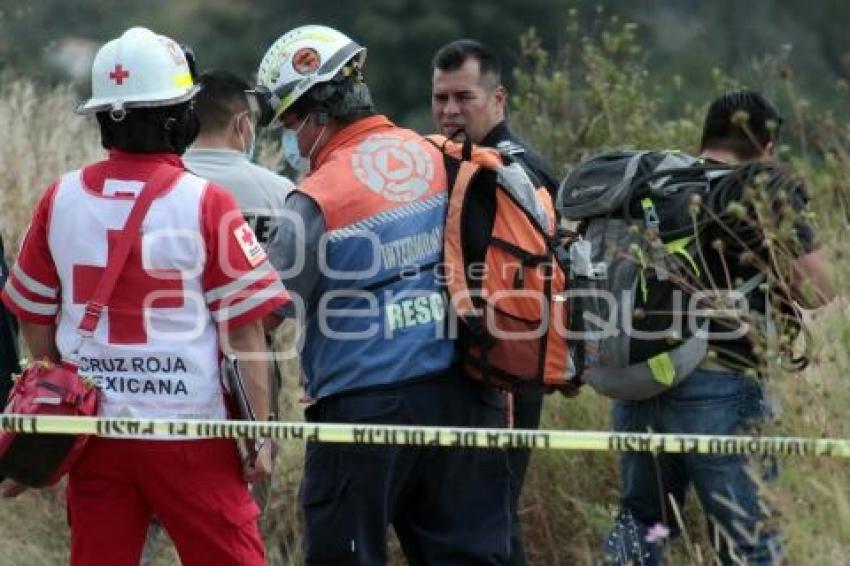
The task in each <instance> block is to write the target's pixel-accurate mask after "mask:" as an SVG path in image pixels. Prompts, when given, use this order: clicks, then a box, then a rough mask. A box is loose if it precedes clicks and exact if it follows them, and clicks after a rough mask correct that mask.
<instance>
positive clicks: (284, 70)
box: [258, 26, 509, 566]
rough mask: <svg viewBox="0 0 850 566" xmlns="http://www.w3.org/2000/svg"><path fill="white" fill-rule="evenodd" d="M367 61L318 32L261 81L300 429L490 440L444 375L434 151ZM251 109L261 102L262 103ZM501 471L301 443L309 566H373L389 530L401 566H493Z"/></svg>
mask: <svg viewBox="0 0 850 566" xmlns="http://www.w3.org/2000/svg"><path fill="white" fill-rule="evenodd" d="M365 56H366V50H365V49H364V48H363V47H361V46H360V45H358V44H357V43H356V42H354V41H352V40H351V39H350V38H348V37H346V36H345V35H343V34H342V33H340V32H338V31H336V30H334V29H331V28H327V27H324V26H304V27H300V28H297V29H294V30H292V31H290V32H288V33H286V34H285V35H283V36H282V37H280V38H279V39H278V40H277V41H276V42H275V43H274V44H273V45H272V46H271V47H270V48H269V50H268V52H267V53H266V55H265V56H264V58H263V61H262V63H261V64H260V68H259V71H258V80H259V83H260V87H258V91H262V92H264V93H265V94H266V98H265V101H266V102H268V104H267V105H266V108H264V109H263V110H264V112H263V114H264V117H265V121H266V122H267V123H269V122H271V121H280V122H281V123H282V125H283V135H282V147H283V151H284V153H285V156H286V158H287V160H288V161H289V163H290V164H291V165H292V166H293V167H294V168H296V169H299V170H302V171H304V172H305V173H306V177H305V178H304V180H303V181H302V182H301V183H300V185H299V186H298V187H297V189H296V190H295V191H294V192H293V193H292V194H291V195H290V196H289V198H288V199H287V203H286V210H287V211H289V212H290V213H292V219H293V221H292V222H283V223H281V224H280V225H279V226H278V230H277V234H276V236H275V238H274V239H273V240H272V242H271V243H270V244H269V256H270V258H271V259H272V262H273V263H274V264H275V267H277V269H278V270H279V272H280V273H281V277H282V279H283V280H284V282H285V283H286V285H287V287H288V291H289V293H290V295H291V296H293V298H294V302H295V303H300V306H301V307H302V308H301V309H300V311H301V312H300V313H297V312H296V311H297V310H298V309H295V310H293V309H283V310H281V311H278V314H279V315H280V316H294V315H295V314H300V315H301V317H300V318H302V319H303V322H304V325H305V331H304V332H305V336H304V338H305V339H304V349H303V352H302V359H301V362H302V366H303V372H304V378H305V388H306V392H307V395H308V396H309V398H310V401H311V404H310V406H309V407H308V408H307V411H306V413H307V419H308V420H309V421H313V422H349V423H354V422H356V423H380V424H406V425H442V426H454V427H494V426H498V425H499V423H500V421H501V410H502V407H501V399H500V395H499V393H498V392H497V391H496V390H494V389H492V388H489V387H487V386H485V385H483V384H481V383H476V382H472V381H471V380H467V379H464V378H463V377H462V376H461V375H460V374H459V372H458V371H457V370H456V368H455V367H454V363H455V347H454V342H453V340H451V337H450V336H449V335H448V333H447V329H446V327H447V325H446V319H447V308H446V307H447V305H446V300H445V296H444V293H443V290H442V285H441V281H440V278H439V277H438V274H437V272H436V268H437V267H438V263H439V262H440V258H441V255H442V234H443V226H444V222H445V215H446V202H447V177H446V171H445V168H444V166H443V158H442V155H441V154H440V152H439V151H438V150H437V149H436V148H435V147H434V146H432V145H431V144H430V143H429V142H427V141H426V140H424V139H423V138H422V137H420V136H419V134H417V133H416V132H413V131H410V130H405V129H402V128H399V127H397V126H395V125H394V124H393V123H392V122H390V121H389V120H388V119H387V118H386V117H384V116H381V115H378V114H376V113H375V110H374V106H373V104H372V100H371V96H370V94H369V89H368V87H367V86H366V84H365V83H364V80H363V64H364V61H365ZM261 100H262V99H261ZM508 482H509V479H508V469H507V462H506V456H505V453H504V452H503V451H501V450H495V449H464V448H460V447H458V448H436V447H428V446H411V447H399V446H375V445H366V446H363V445H361V446H349V445H339V444H321V443H309V444H308V446H307V454H306V462H305V469H304V480H303V483H302V484H301V490H300V502H301V505H302V507H303V510H304V517H305V522H304V528H305V533H304V538H305V546H306V548H305V554H306V557H305V559H306V563H307V564H331V563H333V564H362V565H369V566H371V565H373V564H384V563H386V561H387V548H386V533H387V527H388V525H390V524H392V525H393V527H394V529H395V532H396V533H397V535H398V538H399V540H400V542H401V545H402V549H403V550H404V552H405V554H406V555H407V558H408V560H409V561H410V562H411V563H412V564H482V565H483V564H505V563H506V560H507V558H508V552H509V517H508V489H509V484H508Z"/></svg>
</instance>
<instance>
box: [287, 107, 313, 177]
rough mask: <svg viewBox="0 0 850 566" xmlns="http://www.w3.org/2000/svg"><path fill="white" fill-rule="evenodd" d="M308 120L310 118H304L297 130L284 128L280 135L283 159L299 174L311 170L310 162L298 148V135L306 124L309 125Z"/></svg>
mask: <svg viewBox="0 0 850 566" xmlns="http://www.w3.org/2000/svg"><path fill="white" fill-rule="evenodd" d="M308 118H309V116H305V117H304V120H302V121H301V124H300V125H299V126H298V129H297V130H293V129H292V128H283V133H281V135H280V150H281V152H282V153H283V158H284V159H286V162H287V163H289V165H290V167H292V168H293V169H295V171H296V172H298V173H304V172H305V171H307V170H308V169H309V168H310V160H309V159H308V158H306V157H304V156H303V155H301V149H300V148H299V147H298V134H299V133H300V132H301V129H302V128H303V127H304V124H306V123H307V119H308Z"/></svg>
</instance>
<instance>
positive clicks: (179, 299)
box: [74, 230, 184, 344]
mask: <svg viewBox="0 0 850 566" xmlns="http://www.w3.org/2000/svg"><path fill="white" fill-rule="evenodd" d="M121 232H122V231H121V230H109V231H108V232H107V234H108V236H107V239H108V246H109V252H108V253H109V259H110V260H111V259H112V255H113V254H114V253H115V250H116V249H117V248H118V238H120V237H121ZM141 249H142V236H141V234H139V235H137V236H136V241H135V242H133V248H132V250H131V251H130V257H129V258H127V263H126V265H124V269H123V271H122V272H121V275H120V276H119V277H118V283H117V284H116V285H115V290H114V291H113V292H112V297H111V298H110V299H109V306H108V307H106V316H107V318H108V320H109V342H110V344H145V343H147V341H148V335H147V332H146V331H145V307H147V308H149V309H151V308H180V307H182V306H183V303H184V300H183V292H182V291H183V281H182V279H181V278H180V270H177V269H145V268H144V267H143V266H142V255H141ZM103 270H104V268H103V267H99V266H94V265H75V266H74V304H85V303H86V302H88V301H89V300H90V299H91V298H92V296H93V295H94V291H95V288H96V286H97V284H98V281H99V280H100V277H101V275H102V274H103ZM155 292H157V293H162V294H163V296H152V295H151V294H152V293H155Z"/></svg>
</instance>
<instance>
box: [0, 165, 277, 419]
mask: <svg viewBox="0 0 850 566" xmlns="http://www.w3.org/2000/svg"><path fill="white" fill-rule="evenodd" d="M162 162H166V163H169V164H171V165H173V166H175V167H180V168H182V163H181V162H180V159H179V158H178V157H177V156H176V155H171V154H153V155H151V154H147V155H144V154H128V153H124V152H118V151H112V152H111V153H110V158H109V159H108V160H106V161H102V162H99V163H96V164H94V165H91V166H89V167H87V168H85V169H83V170H80V171H72V172H70V173H67V174H66V175H64V176H63V177H62V178H61V179H60V180H59V181H57V182H56V183H55V184H54V185H52V186H51V187H50V188H49V189H48V190H47V192H46V193H45V194H44V195H43V196H42V198H41V200H40V201H39V203H38V205H37V208H36V210H35V214H34V217H33V220H32V223H31V224H30V227H29V230H28V232H27V234H26V236H25V238H24V241H23V244H22V247H21V250H20V254H19V256H18V262H17V264H16V265H15V266H14V268H13V269H12V273H11V275H10V276H9V280H8V283H7V285H6V287H5V289H4V291H3V295H2V299H3V301H4V303H5V304H6V305H7V306H8V307H9V308H10V309H11V310H12V311H13V312H14V313H15V314H16V315H17V316H18V317H20V318H21V319H22V320H25V321H28V322H32V323H36V324H45V325H52V324H55V325H57V332H56V344H57V346H58V348H59V351H60V353H61V354H62V356H63V357H69V355H70V354H71V353H72V352H73V350H74V348H75V347H76V346H77V344H78V342H79V333H78V331H77V327H78V325H79V323H80V320H81V319H82V316H83V311H84V309H85V303H86V301H87V300H89V299H90V298H91V296H92V294H93V293H94V290H95V288H96V286H97V284H98V280H99V278H100V275H101V273H102V272H103V268H104V266H105V265H106V262H107V258H108V257H109V254H110V253H114V250H115V249H116V247H117V243H118V238H119V235H120V233H121V230H122V228H123V227H124V224H125V223H126V221H127V217H128V216H129V214H130V210H131V208H132V206H133V203H134V202H135V196H136V195H137V194H138V193H139V191H140V190H141V188H142V186H143V185H144V182H145V181H146V180H147V178H148V177H149V176H150V175H151V174H152V172H153V170H154V169H155V168H156V166H157V165H158V164H160V163H162ZM287 300H288V298H287V295H286V292H285V291H284V289H283V286H282V284H281V283H280V279H279V278H278V276H277V273H275V271H274V270H273V268H272V267H271V265H270V264H269V262H268V261H267V260H266V258H265V254H264V253H263V251H262V248H261V247H260V246H259V244H258V243H257V241H256V239H255V238H254V234H253V232H252V231H251V229H250V228H249V227H248V225H247V224H246V223H245V221H244V219H243V217H242V215H241V214H240V212H239V209H238V208H237V206H236V203H235V202H234V200H233V198H232V197H231V196H230V195H229V193H227V191H226V190H224V189H222V188H220V187H218V186H216V185H214V184H211V183H208V182H207V181H205V180H203V179H201V178H199V177H196V176H194V175H192V174H190V173H184V174H183V175H182V176H180V177H179V178H178V180H177V181H176V182H175V184H174V186H173V187H172V188H171V189H170V190H168V191H167V192H166V193H164V194H163V195H161V196H160V197H158V198H157V199H156V200H154V202H153V204H152V205H151V207H150V210H149V211H148V213H147V215H146V216H145V219H144V222H143V224H142V233H141V234H139V236H138V238H137V240H136V241H135V242H134V245H133V249H132V251H131V252H130V256H129V259H128V260H127V263H126V265H125V267H124V269H123V271H122V273H121V276H120V277H119V279H118V283H117V285H116V287H115V291H114V292H113V294H112V297H111V299H110V300H109V302H108V303H109V306H107V307H106V308H105V309H104V311H103V314H102V315H101V319H100V322H99V323H98V326H97V328H96V329H95V333H94V337H93V338H91V339H89V340H86V341H84V342H83V345H82V348H81V349H80V351H79V355H78V359H79V361H80V369H81V373H83V374H84V375H90V376H92V377H93V378H94V379H95V382H96V383H97V384H98V386H99V387H100V388H101V390H102V392H103V404H102V406H101V414H102V415H103V416H110V417H112V416H121V417H125V416H126V417H129V416H133V417H146V418H157V417H159V418H198V419H218V418H224V417H225V416H226V415H225V408H224V404H223V397H222V391H221V385H220V379H219V340H218V333H219V332H221V331H223V330H224V329H226V328H234V327H238V326H240V325H242V324H245V323H247V322H251V321H255V320H256V319H258V318H259V317H261V316H263V315H264V314H266V313H268V312H270V311H272V310H274V309H276V308H278V307H279V306H281V305H283V304H284V303H286V301H287Z"/></svg>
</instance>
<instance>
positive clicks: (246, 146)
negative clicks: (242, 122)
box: [237, 113, 257, 161]
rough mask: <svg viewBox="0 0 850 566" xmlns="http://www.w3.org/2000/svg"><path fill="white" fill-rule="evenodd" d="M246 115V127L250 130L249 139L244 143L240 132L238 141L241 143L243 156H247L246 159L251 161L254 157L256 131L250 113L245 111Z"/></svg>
mask: <svg viewBox="0 0 850 566" xmlns="http://www.w3.org/2000/svg"><path fill="white" fill-rule="evenodd" d="M246 116H248V127H249V128H250V130H251V141H250V142H248V143H245V141H244V140H242V135H241V134H240V135H239V141H240V142H241V143H242V153H244V154H245V157H247V158H248V161H252V160H253V159H254V150H255V149H256V145H257V133H256V132H255V131H254V121H253V120H251V114H250V113H246ZM238 119H239V118H237V120H238Z"/></svg>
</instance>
